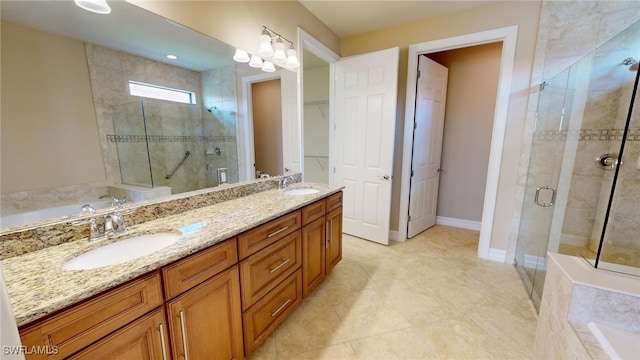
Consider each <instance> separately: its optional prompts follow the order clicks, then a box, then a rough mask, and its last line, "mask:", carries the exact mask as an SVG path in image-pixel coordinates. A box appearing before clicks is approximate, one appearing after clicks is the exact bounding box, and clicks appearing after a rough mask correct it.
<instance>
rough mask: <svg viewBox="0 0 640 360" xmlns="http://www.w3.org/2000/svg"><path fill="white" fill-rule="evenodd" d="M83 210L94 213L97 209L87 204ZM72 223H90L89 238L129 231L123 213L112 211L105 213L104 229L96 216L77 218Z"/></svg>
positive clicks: (107, 236) (96, 238) (106, 236)
mask: <svg viewBox="0 0 640 360" xmlns="http://www.w3.org/2000/svg"><path fill="white" fill-rule="evenodd" d="M82 212H87V213H89V214H93V213H95V212H96V211H95V210H94V209H93V207H91V206H90V205H85V206H83V207H82ZM71 224H72V225H85V224H89V231H90V232H89V240H102V239H106V238H109V237H112V236H114V235H117V234H120V233H123V232H125V231H127V226H126V224H125V223H124V218H123V217H122V215H121V214H118V213H110V214H107V215H105V217H104V225H103V228H102V230H101V229H100V225H98V222H97V221H96V218H95V217H91V218H89V219H83V220H76V221H73V222H72V223H71Z"/></svg>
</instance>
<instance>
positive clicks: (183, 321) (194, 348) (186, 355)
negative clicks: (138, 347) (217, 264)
mask: <svg viewBox="0 0 640 360" xmlns="http://www.w3.org/2000/svg"><path fill="white" fill-rule="evenodd" d="M238 276H239V275H238V267H237V266H234V267H232V268H231V269H229V270H227V271H225V272H223V273H221V274H220V275H217V276H215V277H213V278H211V279H209V280H207V281H205V282H203V283H202V284H200V285H198V286H196V287H195V288H193V289H191V290H189V291H187V292H185V293H183V294H182V295H180V296H178V297H176V298H175V299H173V300H172V301H170V302H168V303H167V312H168V314H169V327H170V330H171V348H172V350H173V357H174V358H175V359H185V360H188V359H193V360H197V359H242V358H243V356H244V354H243V349H242V347H243V346H242V314H241V311H240V281H239V277H238Z"/></svg>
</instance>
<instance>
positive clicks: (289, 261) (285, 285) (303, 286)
mask: <svg viewBox="0 0 640 360" xmlns="http://www.w3.org/2000/svg"><path fill="white" fill-rule="evenodd" d="M341 259H342V193H341V192H340V193H337V194H334V195H331V196H329V197H327V198H325V199H322V200H319V201H316V202H314V203H312V204H310V205H307V206H305V207H304V208H302V209H300V210H295V211H292V212H290V213H288V214H285V215H283V216H280V217H278V218H276V219H274V220H271V221H269V222H267V223H265V224H263V225H260V226H258V227H255V228H253V229H251V230H248V231H246V232H244V233H242V234H240V235H239V236H238V237H237V238H232V239H230V240H227V241H224V242H221V243H218V244H216V245H213V246H211V247H210V248H207V249H204V250H201V251H199V252H197V253H195V254H192V255H189V256H187V257H186V258H184V259H181V260H178V261H176V262H174V263H171V264H169V265H166V266H164V267H163V268H161V269H160V270H154V271H152V272H150V273H148V274H147V275H144V276H141V277H139V278H137V279H134V280H132V281H130V282H128V283H125V284H123V285H120V286H117V287H115V288H113V289H111V290H108V291H106V292H104V293H102V294H99V295H97V296H94V297H93V298H90V299H88V300H85V301H82V302H80V303H78V304H76V305H74V306H72V307H69V308H67V309H64V310H61V311H59V312H57V313H55V314H53V315H51V316H49V317H47V318H45V319H42V320H39V321H36V322H35V323H33V324H29V325H27V326H24V327H23V328H21V329H20V336H21V341H22V344H23V345H24V346H25V347H26V348H27V349H28V353H27V354H26V358H27V359H107V358H108V359H164V360H167V359H176V360H178V359H185V360H187V359H225V360H226V359H243V358H244V356H245V355H248V354H249V353H251V352H252V351H253V350H254V349H255V348H256V347H257V346H259V345H260V344H261V343H262V342H263V341H264V339H265V338H266V337H267V336H268V335H269V334H270V333H271V332H273V330H274V329H275V328H276V327H277V326H278V325H279V324H280V323H282V321H284V320H285V318H286V317H287V316H288V315H289V314H290V313H291V312H292V311H293V310H294V309H295V308H296V307H297V306H298V305H299V304H300V303H301V302H302V298H303V295H304V296H307V295H308V294H309V293H310V292H311V291H312V290H313V289H314V288H315V287H316V286H317V285H318V284H319V283H320V282H321V281H322V279H324V277H325V276H326V274H327V273H328V272H329V271H331V269H332V268H333V267H334V266H335V265H336V264H337V263H338V262H339V261H340V260H341ZM32 350H36V351H35V352H34V351H32Z"/></svg>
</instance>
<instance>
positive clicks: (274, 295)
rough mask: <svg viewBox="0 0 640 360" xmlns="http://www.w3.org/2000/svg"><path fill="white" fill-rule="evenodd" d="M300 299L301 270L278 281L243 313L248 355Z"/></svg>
mask: <svg viewBox="0 0 640 360" xmlns="http://www.w3.org/2000/svg"><path fill="white" fill-rule="evenodd" d="M301 301H302V271H301V270H298V271H296V272H295V273H293V274H292V275H291V276H290V277H288V278H287V279H286V280H285V281H283V282H282V283H280V285H278V286H277V287H276V288H275V289H273V291H271V292H270V293H269V294H268V295H267V296H265V297H264V298H263V299H262V300H260V301H258V302H257V303H256V304H255V305H254V306H253V307H251V308H250V309H249V310H247V311H246V312H245V313H244V314H243V315H242V318H243V320H244V321H243V326H244V351H245V355H249V353H251V352H252V351H253V350H254V349H255V348H256V347H258V345H260V344H261V343H262V342H263V341H264V339H265V338H266V337H267V336H269V334H271V332H272V331H273V330H274V329H275V328H276V326H278V325H279V324H280V323H281V322H282V321H284V319H285V318H286V317H287V315H289V314H290V313H291V312H292V311H293V310H294V309H295V308H296V307H297V306H298V305H299V304H300V302H301Z"/></svg>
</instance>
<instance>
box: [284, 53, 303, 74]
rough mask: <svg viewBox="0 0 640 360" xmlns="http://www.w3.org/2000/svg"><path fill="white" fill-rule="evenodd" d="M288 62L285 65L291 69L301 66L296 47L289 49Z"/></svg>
mask: <svg viewBox="0 0 640 360" xmlns="http://www.w3.org/2000/svg"><path fill="white" fill-rule="evenodd" d="M287 55H288V56H287V62H286V63H285V64H284V66H285V67H287V68H289V69H295V68H297V67H298V66H300V61H298V54H297V53H296V50H295V49H289V50H287Z"/></svg>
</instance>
